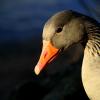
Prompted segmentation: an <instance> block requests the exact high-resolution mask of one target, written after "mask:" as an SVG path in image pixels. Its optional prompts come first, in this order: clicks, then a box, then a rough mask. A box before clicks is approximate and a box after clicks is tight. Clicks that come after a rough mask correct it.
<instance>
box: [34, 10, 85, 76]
mask: <svg viewBox="0 0 100 100" xmlns="http://www.w3.org/2000/svg"><path fill="white" fill-rule="evenodd" d="M81 16H82V15H80V14H79V13H76V12H73V11H62V12H59V13H56V14H55V15H54V16H52V17H51V18H50V19H49V20H48V21H47V22H46V23H45V25H44V29H43V34H42V38H43V47H42V52H41V55H40V58H39V61H38V63H37V65H36V66H35V69H34V70H35V73H36V74H37V75H38V74H39V73H40V71H41V70H42V69H43V68H44V67H45V66H46V64H48V63H50V62H51V61H52V60H53V59H54V58H56V57H57V55H58V54H59V53H60V52H61V51H62V50H66V49H67V48H68V47H69V46H71V45H73V44H76V43H78V42H79V41H81V40H82V39H83V37H84V25H83V20H82V17H81Z"/></svg>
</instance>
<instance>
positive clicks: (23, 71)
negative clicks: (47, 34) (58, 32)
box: [0, 0, 100, 100]
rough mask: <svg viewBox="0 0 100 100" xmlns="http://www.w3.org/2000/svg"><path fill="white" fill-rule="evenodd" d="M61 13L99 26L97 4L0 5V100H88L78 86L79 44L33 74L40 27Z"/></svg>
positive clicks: (14, 0)
mask: <svg viewBox="0 0 100 100" xmlns="http://www.w3.org/2000/svg"><path fill="white" fill-rule="evenodd" d="M62 10H75V11H78V12H81V13H83V14H85V15H88V16H91V17H93V18H94V19H96V20H97V21H98V22H100V1H99V0H1V1H0V100H74V99H75V100H88V97H87V96H86V94H85V91H84V89H83V86H82V82H81V64H82V58H83V49H82V47H81V46H80V44H77V45H76V46H73V47H71V48H70V49H69V50H67V52H64V53H63V54H62V55H59V57H58V58H57V59H56V60H55V61H54V62H52V63H51V64H50V65H48V66H47V67H46V68H45V69H44V70H43V71H42V72H41V73H40V75H39V76H36V75H35V73H34V71H33V69H34V67H35V65H36V63H37V61H38V59H39V55H40V52H41V47H42V42H41V41H42V30H43V26H44V23H45V22H46V21H47V19H48V18H50V17H51V16H52V15H53V14H55V13H56V12H59V11H62Z"/></svg>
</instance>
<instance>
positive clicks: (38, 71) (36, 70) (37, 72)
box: [34, 66, 40, 75]
mask: <svg viewBox="0 0 100 100" xmlns="http://www.w3.org/2000/svg"><path fill="white" fill-rule="evenodd" d="M34 72H35V74H36V75H39V73H40V69H39V67H38V66H35V68H34Z"/></svg>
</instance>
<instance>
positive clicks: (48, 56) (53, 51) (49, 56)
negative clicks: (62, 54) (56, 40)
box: [34, 40, 59, 75]
mask: <svg viewBox="0 0 100 100" xmlns="http://www.w3.org/2000/svg"><path fill="white" fill-rule="evenodd" d="M58 51H59V49H57V48H55V47H54V46H53V45H52V44H51V43H50V41H45V40H44V41H43V48H42V52H41V55H40V59H39V61H38V63H37V65H36V66H35V69H34V71H35V73H36V75H38V74H39V73H40V71H41V70H42V69H43V68H44V67H45V66H46V64H47V63H50V62H51V61H52V60H53V59H54V58H55V57H56V56H57V54H58Z"/></svg>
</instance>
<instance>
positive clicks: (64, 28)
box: [43, 11, 100, 100]
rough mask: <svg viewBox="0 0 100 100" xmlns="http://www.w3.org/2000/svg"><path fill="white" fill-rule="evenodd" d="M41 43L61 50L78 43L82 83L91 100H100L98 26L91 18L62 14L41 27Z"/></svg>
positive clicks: (99, 35)
mask: <svg viewBox="0 0 100 100" xmlns="http://www.w3.org/2000/svg"><path fill="white" fill-rule="evenodd" d="M43 41H49V42H50V43H51V44H52V45H53V46H54V47H55V48H57V49H59V50H65V49H67V48H68V47H69V46H71V45H73V44H76V43H79V42H80V43H81V44H82V45H83V47H84V58H83V64H82V82H83V85H84V89H85V91H86V93H87V95H88V97H89V98H90V99H91V100H100V25H99V23H98V22H97V21H95V20H94V19H92V18H90V17H88V16H85V15H83V14H80V13H77V12H74V11H62V12H59V13H57V14H55V15H54V16H52V17H51V18H50V19H49V20H48V21H47V22H46V24H45V26H44V30H43Z"/></svg>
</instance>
